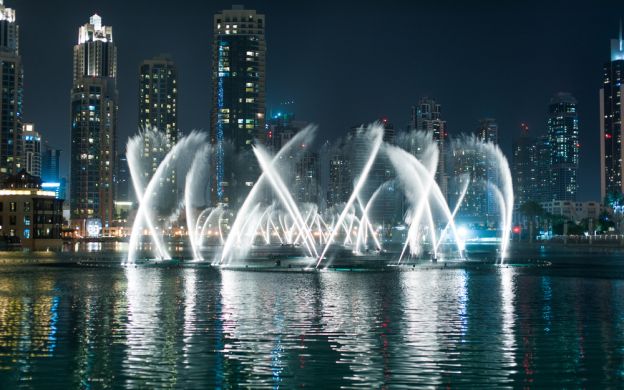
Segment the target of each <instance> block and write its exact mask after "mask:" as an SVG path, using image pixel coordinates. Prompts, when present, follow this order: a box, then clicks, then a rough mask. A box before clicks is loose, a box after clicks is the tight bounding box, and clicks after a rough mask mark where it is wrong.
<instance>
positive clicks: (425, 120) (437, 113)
mask: <svg viewBox="0 0 624 390" xmlns="http://www.w3.org/2000/svg"><path fill="white" fill-rule="evenodd" d="M410 128H411V129H412V130H419V131H428V132H431V134H432V136H433V140H434V141H435V142H436V143H437V144H438V148H439V150H440V155H439V158H438V170H437V171H436V176H435V177H436V182H437V183H438V185H439V186H440V191H442V194H444V197H445V198H447V199H448V172H447V171H446V158H447V156H446V154H447V145H446V144H447V142H448V134H447V132H446V121H445V120H443V119H442V108H441V105H440V104H438V103H437V102H436V101H435V100H434V99H431V98H428V97H423V98H421V99H420V101H419V102H418V105H417V106H413V107H412V117H411V121H410Z"/></svg>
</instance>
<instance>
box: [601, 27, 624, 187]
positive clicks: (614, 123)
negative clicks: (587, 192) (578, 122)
mask: <svg viewBox="0 0 624 390" xmlns="http://www.w3.org/2000/svg"><path fill="white" fill-rule="evenodd" d="M623 77H624V40H623V39H622V25H621V24H620V36H619V37H618V39H612V40H611V60H610V61H609V62H607V63H606V64H605V65H604V68H603V76H602V87H601V88H600V196H601V198H602V199H604V198H605V196H606V195H608V194H611V195H619V194H622V193H624V181H623V177H624V165H622V161H623V160H624V149H622V141H623V140H622V122H624V112H623V111H622V104H623V103H622V100H623V99H624V93H623V92H624V90H623V88H624V86H623V85H622V81H623V80H622V78H623Z"/></svg>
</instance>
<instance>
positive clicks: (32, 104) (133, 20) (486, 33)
mask: <svg viewBox="0 0 624 390" xmlns="http://www.w3.org/2000/svg"><path fill="white" fill-rule="evenodd" d="M239 3H242V4H244V5H245V6H246V8H253V9H257V10H258V11H259V12H261V13H264V14H265V15H266V25H267V101H268V105H267V110H268V111H270V110H271V109H272V108H276V107H277V106H278V105H279V103H280V102H283V101H290V100H294V101H295V105H294V107H295V108H294V111H295V113H296V116H297V118H298V119H300V120H305V121H309V122H313V123H317V124H318V125H320V136H321V137H322V138H330V139H331V138H335V137H336V136H337V135H341V134H345V133H346V129H347V128H348V127H350V126H352V125H355V124H361V123H365V122H370V121H373V120H375V119H377V118H380V117H387V118H389V120H390V121H391V122H392V123H394V124H395V127H397V128H404V127H405V125H406V124H407V122H408V119H409V114H410V107H411V106H412V105H413V104H414V103H416V102H417V101H418V98H419V97H420V96H424V95H427V96H431V97H434V98H436V99H437V100H438V101H439V102H440V103H441V104H442V109H443V113H444V117H445V119H446V120H447V126H448V129H449V133H450V134H451V135H453V134H458V133H460V132H462V131H463V132H465V131H472V130H474V129H475V128H476V126H477V121H478V119H479V118H483V117H494V118H496V119H497V121H498V123H499V131H500V136H499V137H500V143H501V146H502V148H503V150H504V151H505V153H506V154H507V155H508V156H509V153H510V151H511V142H512V139H513V138H514V137H515V136H516V135H517V134H518V133H519V125H520V123H521V122H527V123H528V124H529V126H530V132H531V133H532V134H533V135H537V134H542V133H544V132H545V129H546V125H545V123H546V110H547V105H548V102H549V100H550V97H551V96H552V95H553V94H554V93H555V92H558V91H567V92H571V93H572V94H573V95H574V96H575V97H576V98H577V99H578V103H579V104H578V111H579V118H580V139H581V169H580V173H579V181H580V193H579V198H580V200H589V199H596V200H597V199H598V198H599V146H598V145H599V144H598V142H599V113H598V110H599V101H598V90H599V88H600V85H601V80H602V66H603V63H604V62H605V61H607V60H608V59H609V39H610V38H615V37H616V36H617V33H618V23H619V17H620V16H622V15H624V3H622V2H619V4H618V2H615V1H614V2H589V1H587V2H583V3H581V2H575V1H557V2H549V4H548V5H544V4H541V2H533V1H529V2H525V1H521V2H520V1H514V2H512V1H481V2H469V1H461V5H457V4H456V3H460V2H459V1H435V2H433V1H427V2H419V1H411V2H409V4H404V3H407V2H405V1H400V2H399V1H389V0H385V1H378V2H374V3H373V2H364V1H342V2H340V3H339V4H337V2H330V1H327V2H324V1H315V2H311V1H305V2H297V1H288V2H281V1H246V2H242V1H241V2H239ZM5 4H6V5H7V6H8V7H11V8H14V9H16V12H17V21H18V23H19V25H20V34H21V36H20V38H21V39H20V51H21V54H22V58H23V62H24V73H25V80H24V86H25V95H24V118H25V120H26V121H31V122H34V123H35V124H36V126H37V130H39V131H40V132H41V133H42V135H43V136H44V137H45V138H46V139H47V140H49V142H50V144H51V145H53V146H56V147H60V148H62V149H63V151H64V158H63V160H64V167H63V168H64V172H65V173H66V172H67V171H68V164H69V163H68V161H69V159H68V153H69V150H70V131H69V129H70V127H69V91H70V88H71V84H72V48H73V45H74V44H76V41H77V36H78V28H79V27H80V26H81V25H83V24H85V23H86V22H88V20H89V17H90V16H91V15H92V14H93V13H95V12H97V13H98V14H99V15H100V16H102V22H103V24H105V25H111V26H113V37H114V40H115V41H116V45H117V48H118V89H119V93H120V101H119V115H120V119H119V124H118V125H119V143H120V145H123V144H125V142H126V140H127V137H128V136H129V135H130V134H133V133H134V132H136V129H137V112H138V107H137V99H138V98H137V96H138V95H137V94H138V80H137V75H138V65H139V63H140V61H141V60H143V59H145V58H148V57H152V56H154V55H157V54H160V53H168V54H170V55H171V56H172V58H173V60H174V61H175V62H176V63H177V65H178V72H179V105H178V116H179V124H180V127H181V129H182V131H183V132H184V133H188V132H189V131H190V130H192V129H204V130H206V131H207V130H208V127H209V120H210V101H211V97H210V95H211V89H210V85H211V81H210V45H211V41H212V18H213V14H214V13H215V12H216V11H218V10H221V9H224V8H231V5H232V4H233V3H231V2H225V1H202V2H198V1H196V0H195V1H184V0H179V1H157V0H132V1H129V0H125V1H123V0H109V1H94V0H62V1H46V0H5Z"/></svg>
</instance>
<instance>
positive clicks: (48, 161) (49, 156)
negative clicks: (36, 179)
mask: <svg viewBox="0 0 624 390" xmlns="http://www.w3.org/2000/svg"><path fill="white" fill-rule="evenodd" d="M60 162H61V150H60V149H55V148H52V147H50V145H48V143H47V142H46V143H45V144H44V147H43V153H42V158H41V181H43V182H44V183H45V182H52V183H58V182H59V181H60V180H61V175H60Z"/></svg>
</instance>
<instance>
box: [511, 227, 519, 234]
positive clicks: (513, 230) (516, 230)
mask: <svg viewBox="0 0 624 390" xmlns="http://www.w3.org/2000/svg"><path fill="white" fill-rule="evenodd" d="M511 231H512V232H514V234H520V226H514V227H513V229H511Z"/></svg>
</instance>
